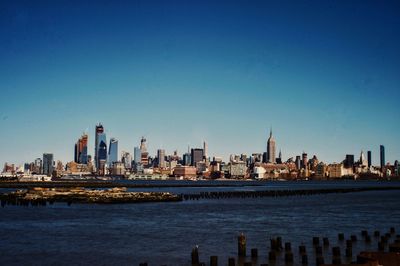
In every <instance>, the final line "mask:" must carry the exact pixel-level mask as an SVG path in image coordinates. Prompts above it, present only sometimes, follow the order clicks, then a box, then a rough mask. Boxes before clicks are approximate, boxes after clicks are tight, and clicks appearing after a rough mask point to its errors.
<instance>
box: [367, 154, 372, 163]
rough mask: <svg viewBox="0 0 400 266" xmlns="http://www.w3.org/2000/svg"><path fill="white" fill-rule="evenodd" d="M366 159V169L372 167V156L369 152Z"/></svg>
mask: <svg viewBox="0 0 400 266" xmlns="http://www.w3.org/2000/svg"><path fill="white" fill-rule="evenodd" d="M367 157H368V167H371V165H372V154H371V151H368V152H367Z"/></svg>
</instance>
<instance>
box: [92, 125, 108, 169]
mask: <svg viewBox="0 0 400 266" xmlns="http://www.w3.org/2000/svg"><path fill="white" fill-rule="evenodd" d="M95 133H96V134H95V144H94V164H95V166H96V169H98V170H99V168H100V161H103V163H102V166H103V165H104V162H105V161H107V138H106V133H104V127H103V125H102V124H98V125H96V131H95Z"/></svg>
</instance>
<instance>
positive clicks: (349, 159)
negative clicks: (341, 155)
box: [343, 154, 354, 168]
mask: <svg viewBox="0 0 400 266" xmlns="http://www.w3.org/2000/svg"><path fill="white" fill-rule="evenodd" d="M343 165H344V167H345V168H352V167H353V166H354V154H346V159H345V160H344V162H343Z"/></svg>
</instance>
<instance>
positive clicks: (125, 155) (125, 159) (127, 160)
mask: <svg viewBox="0 0 400 266" xmlns="http://www.w3.org/2000/svg"><path fill="white" fill-rule="evenodd" d="M121 161H122V163H123V164H124V166H125V169H131V168H132V155H131V154H130V153H129V152H126V151H122V153H121Z"/></svg>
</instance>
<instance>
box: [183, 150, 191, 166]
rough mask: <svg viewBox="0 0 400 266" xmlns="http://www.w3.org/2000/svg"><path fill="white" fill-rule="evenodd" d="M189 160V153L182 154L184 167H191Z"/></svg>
mask: <svg viewBox="0 0 400 266" xmlns="http://www.w3.org/2000/svg"><path fill="white" fill-rule="evenodd" d="M191 158H192V156H191V154H190V153H189V152H188V153H185V154H183V165H186V166H189V165H191V164H192V159H191Z"/></svg>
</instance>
